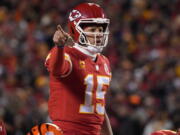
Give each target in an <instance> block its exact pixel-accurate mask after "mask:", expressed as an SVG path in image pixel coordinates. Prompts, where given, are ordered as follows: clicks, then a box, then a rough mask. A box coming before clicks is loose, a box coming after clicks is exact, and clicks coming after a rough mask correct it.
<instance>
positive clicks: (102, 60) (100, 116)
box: [46, 47, 111, 135]
mask: <svg viewBox="0 0 180 135" xmlns="http://www.w3.org/2000/svg"><path fill="white" fill-rule="evenodd" d="M46 66H47V68H48V70H49V72H50V97H49V104H48V106H49V115H50V118H51V119H52V121H53V122H54V123H55V124H57V125H59V126H60V128H62V129H63V130H64V131H65V130H67V131H68V130H77V131H78V130H81V131H82V133H83V134H86V132H87V134H88V133H89V134H91V135H93V134H97V133H98V132H99V131H100V129H101V125H102V123H103V120H104V111H105V110H104V107H105V99H104V98H105V94H106V91H107V90H108V88H109V83H110V80H111V71H110V65H109V61H108V59H107V58H106V57H105V56H103V55H101V54H98V55H97V58H96V61H93V60H92V59H91V58H90V56H87V55H86V54H84V53H82V52H80V51H79V50H78V49H76V48H74V47H72V48H71V47H64V49H62V48H58V47H54V48H53V49H52V50H51V51H50V53H49V55H48V57H47V59H46ZM75 128H76V129H75ZM83 131H84V132H83Z"/></svg>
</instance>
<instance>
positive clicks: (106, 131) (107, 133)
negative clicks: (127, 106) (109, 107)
mask: <svg viewBox="0 0 180 135" xmlns="http://www.w3.org/2000/svg"><path fill="white" fill-rule="evenodd" d="M101 135H113V132H112V128H111V124H110V120H109V117H108V115H107V113H106V111H105V114H104V122H103V125H102V131H101Z"/></svg>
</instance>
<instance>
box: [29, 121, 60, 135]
mask: <svg viewBox="0 0 180 135" xmlns="http://www.w3.org/2000/svg"><path fill="white" fill-rule="evenodd" d="M26 135H63V132H62V130H61V129H60V128H59V127H58V126H56V125H55V124H52V123H43V124H40V125H36V126H34V127H33V128H32V129H31V131H30V132H28V133H27V134H26Z"/></svg>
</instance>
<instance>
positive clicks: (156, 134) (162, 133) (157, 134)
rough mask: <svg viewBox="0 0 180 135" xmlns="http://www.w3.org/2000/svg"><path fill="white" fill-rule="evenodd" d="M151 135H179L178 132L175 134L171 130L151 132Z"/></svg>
mask: <svg viewBox="0 0 180 135" xmlns="http://www.w3.org/2000/svg"><path fill="white" fill-rule="evenodd" d="M151 135H180V132H175V131H172V130H159V131H156V132H153V133H152V134H151Z"/></svg>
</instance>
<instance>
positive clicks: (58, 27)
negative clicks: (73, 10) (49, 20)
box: [57, 24, 65, 33]
mask: <svg viewBox="0 0 180 135" xmlns="http://www.w3.org/2000/svg"><path fill="white" fill-rule="evenodd" d="M57 30H60V31H61V32H62V33H65V32H64V30H63V29H62V27H61V25H60V24H59V25H58V26H57Z"/></svg>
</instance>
